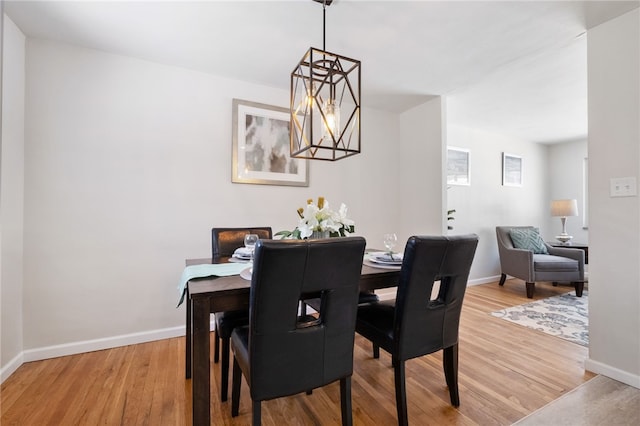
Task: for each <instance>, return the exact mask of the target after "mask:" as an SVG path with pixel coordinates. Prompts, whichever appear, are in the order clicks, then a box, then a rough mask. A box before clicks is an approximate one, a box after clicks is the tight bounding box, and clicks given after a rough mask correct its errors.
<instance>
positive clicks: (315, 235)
mask: <svg viewBox="0 0 640 426" xmlns="http://www.w3.org/2000/svg"><path fill="white" fill-rule="evenodd" d="M329 237H330V235H329V231H313V233H312V234H311V236H310V237H309V239H312V240H318V239H320V238H329Z"/></svg>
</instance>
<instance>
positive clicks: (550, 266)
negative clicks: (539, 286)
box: [496, 226, 585, 298]
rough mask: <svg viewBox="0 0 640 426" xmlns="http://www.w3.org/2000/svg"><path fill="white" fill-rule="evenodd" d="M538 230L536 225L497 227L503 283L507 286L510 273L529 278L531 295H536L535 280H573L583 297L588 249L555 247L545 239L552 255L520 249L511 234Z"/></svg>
mask: <svg viewBox="0 0 640 426" xmlns="http://www.w3.org/2000/svg"><path fill="white" fill-rule="evenodd" d="M514 228H516V229H523V230H526V229H534V227H532V226H496V236H497V238H498V253H499V255H500V267H501V269H502V275H501V276H500V283H499V284H500V285H501V286H502V285H504V282H505V280H506V279H507V275H510V276H512V277H515V278H519V279H521V280H523V281H525V283H526V286H527V297H528V298H533V291H534V289H535V283H536V282H538V281H551V282H554V283H555V282H570V283H572V284H573V285H574V287H575V289H576V296H577V297H582V291H583V289H584V281H585V280H584V251H582V250H581V249H574V248H569V247H551V246H550V245H548V244H546V243H544V242H542V244H544V246H545V247H546V251H548V254H542V253H540V254H534V252H533V251H531V250H527V249H522V248H516V247H515V246H514V244H513V241H512V239H511V236H510V231H511V229H514Z"/></svg>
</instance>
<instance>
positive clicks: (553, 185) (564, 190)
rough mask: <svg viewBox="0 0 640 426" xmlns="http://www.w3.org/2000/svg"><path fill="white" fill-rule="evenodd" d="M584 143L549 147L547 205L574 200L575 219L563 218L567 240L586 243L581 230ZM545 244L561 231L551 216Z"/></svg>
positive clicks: (583, 214) (584, 231) (586, 235)
mask: <svg viewBox="0 0 640 426" xmlns="http://www.w3.org/2000/svg"><path fill="white" fill-rule="evenodd" d="M587 152H588V147H587V140H586V139H584V140H578V141H572V142H565V143H559V144H554V145H550V146H549V193H550V195H549V204H548V207H547V211H549V210H550V208H551V207H550V206H551V204H550V203H551V200H562V199H573V198H575V199H576V200H578V216H576V217H568V218H567V233H568V234H569V235H572V236H573V239H572V240H571V241H574V242H577V243H588V242H589V231H588V230H587V229H584V219H585V214H586V212H585V204H584V202H585V193H584V189H585V188H584V182H585V172H586V171H585V158H587ZM549 219H550V222H549V223H550V226H549V235H547V236H546V237H547V238H548V240H549V241H553V240H555V238H554V237H555V236H556V235H558V234H560V233H561V232H562V224H561V221H560V218H559V217H551V216H549Z"/></svg>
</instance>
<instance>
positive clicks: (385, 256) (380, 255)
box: [369, 252, 402, 265]
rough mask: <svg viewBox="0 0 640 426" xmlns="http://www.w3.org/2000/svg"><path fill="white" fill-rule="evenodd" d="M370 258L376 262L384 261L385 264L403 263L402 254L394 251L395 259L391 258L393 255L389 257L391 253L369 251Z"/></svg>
mask: <svg viewBox="0 0 640 426" xmlns="http://www.w3.org/2000/svg"><path fill="white" fill-rule="evenodd" d="M369 260H371V261H372V262H374V263H382V264H385V265H402V254H400V253H394V254H393V259H391V257H389V253H385V252H374V253H369Z"/></svg>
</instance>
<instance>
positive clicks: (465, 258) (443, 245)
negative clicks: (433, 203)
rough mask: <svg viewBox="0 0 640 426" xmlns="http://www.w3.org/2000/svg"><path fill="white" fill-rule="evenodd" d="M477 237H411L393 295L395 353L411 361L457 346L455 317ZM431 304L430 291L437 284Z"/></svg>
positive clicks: (400, 357) (457, 325)
mask: <svg viewBox="0 0 640 426" xmlns="http://www.w3.org/2000/svg"><path fill="white" fill-rule="evenodd" d="M477 245H478V236H477V235H475V234H472V235H461V236H433V237H432V236H413V237H411V238H409V240H408V241H407V245H406V247H405V251H404V258H403V263H402V270H401V271H400V281H399V283H398V291H397V294H396V310H395V318H394V345H396V347H395V348H394V353H395V354H396V355H397V356H398V358H399V359H400V360H406V359H411V358H415V357H418V356H422V355H426V354H429V353H432V352H435V351H437V350H440V349H443V348H446V347H450V346H453V345H454V344H456V343H457V342H458V328H459V324H460V312H461V309H462V301H463V299H464V294H465V290H466V288H467V280H468V278H469V270H470V269H471V263H472V262H473V257H474V255H475V251H476V247H477ZM438 280H439V281H440V289H439V292H438V296H437V298H436V299H433V300H431V291H432V289H433V285H434V283H435V282H436V281H438Z"/></svg>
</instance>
